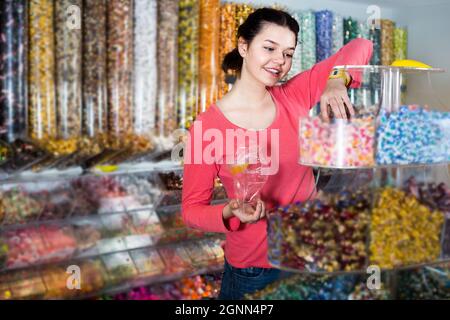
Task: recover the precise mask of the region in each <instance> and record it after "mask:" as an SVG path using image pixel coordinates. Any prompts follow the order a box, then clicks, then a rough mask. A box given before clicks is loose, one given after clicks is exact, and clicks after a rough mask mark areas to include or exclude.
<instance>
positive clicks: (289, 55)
mask: <svg viewBox="0 0 450 320" xmlns="http://www.w3.org/2000/svg"><path fill="white" fill-rule="evenodd" d="M286 56H287V57H289V58H292V57H293V56H294V55H292V54H290V53H286Z"/></svg>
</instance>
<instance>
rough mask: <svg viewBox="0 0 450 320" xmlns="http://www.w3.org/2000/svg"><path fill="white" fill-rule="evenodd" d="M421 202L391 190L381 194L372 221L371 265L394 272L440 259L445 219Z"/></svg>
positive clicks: (441, 214) (440, 213) (383, 191)
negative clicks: (397, 268) (394, 268)
mask: <svg viewBox="0 0 450 320" xmlns="http://www.w3.org/2000/svg"><path fill="white" fill-rule="evenodd" d="M421 199H424V197H423V196H420V198H416V197H415V196H414V194H408V193H406V192H404V191H402V190H398V189H394V188H390V187H388V188H385V189H383V190H382V191H381V192H380V195H379V198H378V199H377V201H376V203H375V207H374V208H373V211H372V217H371V228H370V238H371V242H370V252H371V254H370V261H371V263H372V264H376V265H378V266H380V267H381V268H393V267H397V266H405V265H412V264H418V263H425V262H432V261H435V260H438V259H439V256H440V254H441V232H442V228H443V223H444V218H445V217H444V215H443V213H442V212H441V211H439V210H435V209H432V208H430V207H428V206H427V205H426V204H425V203H423V202H422V201H421Z"/></svg>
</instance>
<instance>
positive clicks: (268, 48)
mask: <svg viewBox="0 0 450 320" xmlns="http://www.w3.org/2000/svg"><path fill="white" fill-rule="evenodd" d="M264 49H266V50H267V51H273V50H274V49H273V48H270V47H264Z"/></svg>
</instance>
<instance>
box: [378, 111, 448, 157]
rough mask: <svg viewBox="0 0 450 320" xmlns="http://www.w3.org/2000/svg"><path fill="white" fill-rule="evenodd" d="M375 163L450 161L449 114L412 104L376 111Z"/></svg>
mask: <svg viewBox="0 0 450 320" xmlns="http://www.w3.org/2000/svg"><path fill="white" fill-rule="evenodd" d="M379 120H380V123H379V125H378V129H377V155H376V161H377V163H378V164H414V163H419V164H420V163H439V162H446V161H449V160H450V129H449V123H450V112H437V111H430V110H427V109H425V108H423V107H419V106H416V105H410V106H401V107H400V109H399V111H398V112H392V113H388V112H386V111H385V110H381V111H380V117H379Z"/></svg>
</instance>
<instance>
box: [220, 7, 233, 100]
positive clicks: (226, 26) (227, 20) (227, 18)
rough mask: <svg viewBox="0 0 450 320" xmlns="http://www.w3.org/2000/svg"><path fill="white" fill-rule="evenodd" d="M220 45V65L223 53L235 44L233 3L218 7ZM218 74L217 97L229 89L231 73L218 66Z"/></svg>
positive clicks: (231, 48) (229, 50)
mask: <svg viewBox="0 0 450 320" xmlns="http://www.w3.org/2000/svg"><path fill="white" fill-rule="evenodd" d="M219 37H220V46H219V64H220V66H221V64H222V62H223V59H224V58H225V55H226V54H227V53H228V52H231V51H232V50H233V49H234V48H236V46H237V39H236V5H235V4H233V3H223V4H222V5H221V8H220V34H219ZM218 72H219V74H220V76H219V98H222V97H223V96H224V95H225V94H226V93H227V92H228V90H230V83H229V81H227V80H230V78H231V77H233V74H232V73H231V72H229V74H225V72H224V71H223V70H222V69H221V68H220V69H219V70H218Z"/></svg>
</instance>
